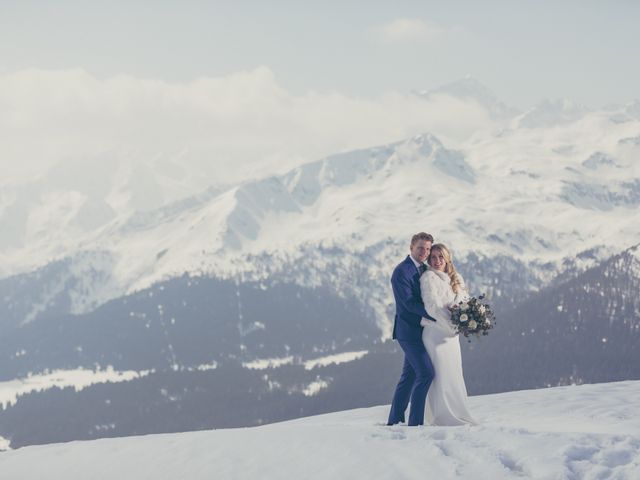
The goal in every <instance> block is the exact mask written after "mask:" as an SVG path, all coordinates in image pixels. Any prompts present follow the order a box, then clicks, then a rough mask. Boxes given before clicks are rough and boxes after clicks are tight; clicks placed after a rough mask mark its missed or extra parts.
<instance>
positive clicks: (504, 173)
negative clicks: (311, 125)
mask: <svg viewBox="0 0 640 480" xmlns="http://www.w3.org/2000/svg"><path fill="white" fill-rule="evenodd" d="M639 132H640V121H630V122H625V123H615V122H613V121H611V112H609V111H607V112H592V113H588V114H585V115H583V116H582V117H581V118H580V119H579V120H576V121H573V122H571V123H568V124H561V125H556V126H554V127H552V128H537V129H530V128H510V129H509V128H507V129H503V130H501V131H499V132H494V133H492V134H490V135H489V134H488V135H486V136H475V137H473V138H471V139H469V141H468V142H467V144H466V145H465V146H464V148H462V149H458V150H452V149H449V148H447V147H446V146H445V145H443V144H442V143H441V142H440V141H439V140H438V139H437V138H435V137H434V136H433V135H429V134H425V135H421V136H417V137H415V138H411V139H407V140H404V141H401V142H398V143H395V144H391V145H386V146H381V147H375V148H371V149H365V150H359V151H354V152H347V153H343V154H338V155H334V156H331V157H328V158H325V159H322V160H319V161H316V162H312V163H310V164H306V165H304V166H301V167H299V168H296V169H295V170H292V171H290V172H288V173H286V174H283V175H278V176H272V177H267V178H263V179H258V180H253V181H248V182H245V183H243V184H240V185H235V186H231V187H212V188H210V189H207V190H203V191H202V193H199V194H197V195H195V196H191V197H187V198H184V199H181V200H178V201H175V202H172V203H168V204H166V205H164V206H162V207H160V208H156V209H152V210H146V211H135V212H134V211H133V210H134V209H133V208H132V206H131V205H130V204H129V203H126V205H127V207H126V208H125V207H122V208H120V211H121V214H118V215H115V213H114V212H117V211H118V209H117V208H114V207H113V206H112V204H110V203H109V201H110V199H112V198H114V195H115V194H114V193H113V189H107V188H106V187H105V188H103V189H102V193H103V194H104V195H103V197H104V198H103V199H102V200H99V199H98V197H95V198H94V199H93V200H92V199H91V197H88V196H87V195H88V194H87V192H84V193H83V191H81V190H79V189H78V188H79V187H78V188H75V187H73V185H71V184H69V185H67V187H68V188H67V190H64V189H62V190H59V194H56V196H54V197H47V198H48V200H46V201H45V200H43V203H45V204H46V208H44V207H39V206H38V207H34V208H33V209H29V208H28V206H26V205H25V204H24V203H19V202H18V201H17V200H15V201H14V202H13V203H11V199H10V198H9V197H6V198H7V200H5V202H4V204H5V207H4V209H3V210H2V217H0V218H1V220H0V221H2V222H3V223H6V222H14V223H15V219H16V218H21V219H22V220H23V221H24V222H25V224H26V225H34V227H33V228H27V231H28V232H30V233H29V234H28V235H26V236H24V235H23V240H24V241H23V242H22V243H20V242H19V240H20V239H19V238H18V237H16V238H13V239H10V240H11V241H9V240H7V245H8V244H11V246H10V247H9V246H5V248H4V249H3V250H2V251H1V253H0V255H1V258H2V264H3V265H4V269H5V276H9V275H10V274H12V273H13V274H17V273H20V272H27V271H29V270H34V269H36V268H38V267H43V266H45V265H47V264H49V263H50V262H51V261H54V260H62V259H64V260H63V261H64V262H65V265H66V270H65V272H64V273H61V274H60V276H58V277H56V278H55V279H52V280H51V281H52V282H53V283H56V282H57V284H58V285H57V286H56V285H49V286H48V287H47V288H46V290H47V291H48V292H54V291H56V290H64V291H65V293H66V294H67V295H68V298H67V299H66V300H65V301H68V303H69V304H70V311H71V312H76V313H81V312H85V311H88V310H90V309H92V308H95V307H96V306H98V305H100V304H102V303H104V302H105V301H107V300H109V299H110V298H116V297H118V296H121V295H123V294H125V293H128V292H132V291H136V290H139V289H142V288H146V287H148V286H150V285H153V284H154V283H156V282H158V281H161V280H164V279H167V278H172V277H175V276H179V275H182V274H183V273H185V272H189V273H190V274H214V275H216V276H221V277H225V278H228V277H239V276H244V277H247V276H249V277H250V278H254V279H260V278H265V277H266V276H267V275H270V274H272V273H273V272H282V271H287V270H291V268H292V267H291V265H292V264H293V263H296V262H300V261H305V262H309V268H310V269H311V270H312V271H313V272H314V275H310V276H306V277H305V279H304V281H305V282H307V283H312V282H314V281H315V282H316V283H317V282H318V281H319V280H317V279H316V274H317V275H320V276H323V275H327V274H328V275H331V273H330V272H328V271H327V270H328V269H327V264H326V261H325V259H323V258H321V257H320V256H318V255H317V254H315V253H313V252H317V249H318V247H323V248H325V249H332V250H339V251H341V252H343V253H344V255H345V256H347V257H350V258H351V261H354V260H353V257H354V255H358V254H362V253H364V252H365V251H367V250H368V249H374V250H377V251H379V253H378V255H377V257H376V263H379V262H380V261H385V262H386V261H388V262H393V261H394V259H397V258H398V257H399V256H401V254H402V253H403V252H404V251H406V249H405V244H406V241H407V239H408V238H409V237H410V235H411V234H412V233H415V231H417V230H427V231H429V232H431V233H433V234H434V235H435V236H436V239H437V240H438V241H444V242H445V243H447V244H449V245H450V246H452V247H453V249H454V251H455V252H456V255H457V258H458V259H460V260H464V259H465V258H466V257H467V256H468V255H469V254H470V253H472V252H475V253H481V254H482V256H483V257H485V258H493V257H497V256H506V257H510V258H513V259H514V260H517V261H521V262H524V263H525V264H527V265H529V266H534V265H535V264H539V265H546V264H548V263H549V262H551V263H555V264H560V263H561V262H562V261H563V260H564V259H565V258H571V257H574V256H575V255H577V254H578V253H580V252H582V251H586V250H591V249H594V248H604V251H603V255H602V256H601V258H604V257H605V256H606V254H611V253H614V252H616V251H621V250H622V249H624V248H626V247H628V246H630V245H633V244H635V243H636V242H637V240H638V236H637V231H636V229H635V228H634V227H633V225H634V220H635V219H637V218H638V212H639V210H638V208H637V207H638V206H640V167H639V165H638V160H637V159H638V155H639V154H640V145H636V144H635V143H633V142H629V141H628V140H629V139H630V138H634V137H635V136H638V133H639ZM142 177H143V179H144V178H147V176H145V175H142ZM157 183H158V182H156V184H157ZM107 190H109V191H108V193H107ZM92 191H94V192H97V193H96V195H98V193H100V191H97V190H96V189H93V190H92ZM126 191H127V190H126V189H125V192H126ZM60 192H63V193H60ZM14 193H15V192H14ZM16 195H17V194H16ZM52 195H53V194H52ZM123 195H124V193H123ZM14 196H15V195H14ZM62 197H64V198H66V199H67V200H68V202H67V203H64V202H62V204H59V202H58V201H57V200H51V198H58V199H59V198H62ZM15 198H17V196H15ZM74 199H75V200H74ZM65 201H66V200H65ZM69 202H70V203H69ZM100 202H102V203H100ZM56 205H57V206H56ZM87 205H88V206H87ZM132 205H133V204H132ZM54 207H55V208H54ZM93 207H95V209H94V208H93ZM43 208H44V210H43ZM16 209H17V210H16ZM86 209H88V210H86ZM96 209H97V210H96ZM17 211H19V212H21V213H20V214H18V213H15V212H17ZM98 211H99V212H102V213H105V215H106V216H105V217H104V218H103V217H101V216H100V215H101V214H99V212H98ZM12 212H13V213H12ZM83 212H84V213H83ZM96 212H98V213H96ZM114 215H115V216H114ZM25 218H26V220H24V219H25ZM106 218H109V219H110V220H109V221H107V222H105V221H103V220H104V219H106ZM83 219H84V220H83ZM87 219H91V220H92V221H95V223H96V224H99V226H98V227H96V228H90V227H91V226H93V225H94V224H91V223H90V222H89V220H87ZM101 219H102V220H101ZM85 220H86V221H85ZM78 223H80V224H82V225H83V228H71V227H72V226H73V225H75V224H78ZM10 224H11V223H7V225H10ZM603 226H606V228H603ZM18 230H19V229H18ZM18 230H15V229H13V230H11V231H12V232H15V231H18ZM15 235H17V234H14V236H15ZM21 238H22V237H21ZM16 242H18V243H16ZM16 245H17V246H16ZM249 258H250V259H251V261H248V259H249ZM45 268H46V267H45ZM533 269H534V270H536V268H535V267H534V268H533ZM368 270H369V273H370V274H372V275H382V274H383V272H384V275H386V272H387V270H388V267H385V268H384V269H378V266H377V265H370V266H369V268H368ZM88 272H90V275H89V278H93V279H94V280H93V281H91V282H89V283H87V281H86V279H87V278H88V276H87V273H88ZM535 273H536V275H538V276H540V275H544V272H542V271H540V270H539V269H538V271H536V272H535ZM68 279H77V280H76V282H75V283H76V285H77V286H76V287H75V289H74V288H72V287H70V286H69V285H68ZM80 279H82V280H80ZM61 282H62V283H64V282H67V286H66V287H64V288H63V287H60V283H61ZM478 287H479V288H483V287H486V286H485V285H478ZM526 287H527V288H529V287H534V288H537V286H534V285H527V286H526ZM78 289H82V290H80V291H79V290H78ZM52 295H54V294H53V293H49V297H48V298H47V297H46V296H45V297H43V298H42V299H41V301H40V302H33V303H34V305H35V306H36V307H37V308H38V309H40V310H42V309H45V308H47V307H46V306H43V304H44V305H46V303H47V301H50V300H51V296H52ZM54 296H55V295H54ZM69 299H71V300H69ZM36 307H34V308H36ZM379 312H380V315H381V316H383V315H385V312H384V311H382V310H380V309H379ZM33 315H35V313H32V314H31V317H33Z"/></svg>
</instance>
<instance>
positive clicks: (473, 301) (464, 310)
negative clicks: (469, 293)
mask: <svg viewBox="0 0 640 480" xmlns="http://www.w3.org/2000/svg"><path fill="white" fill-rule="evenodd" d="M484 298H485V296H484V295H480V296H479V297H478V298H476V297H471V298H470V299H469V300H467V301H466V302H460V303H459V304H457V305H453V306H452V307H451V323H452V324H453V326H454V327H455V329H456V333H461V334H462V335H464V336H465V337H467V338H468V337H469V336H470V335H475V336H476V337H480V335H489V330H490V329H492V328H493V326H494V324H495V315H494V314H493V311H492V310H491V307H490V306H489V304H488V303H484V302H482V300H483V299H484ZM469 341H471V340H469Z"/></svg>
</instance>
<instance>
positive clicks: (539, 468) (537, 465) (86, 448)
mask: <svg viewBox="0 0 640 480" xmlns="http://www.w3.org/2000/svg"><path fill="white" fill-rule="evenodd" d="M638 396H640V382H637V381H636V382H631V381H628V382H619V383H609V384H596V385H581V386H569V387H557V388H552V389H544V390H530V391H519V392H510V393H504V394H499V395H486V396H480V397H472V398H470V403H471V409H472V411H473V412H474V413H475V415H476V416H477V417H478V418H479V419H480V420H481V422H482V423H481V425H479V426H474V427H471V426H465V427H430V426H425V427H419V428H408V427H406V426H393V427H386V426H384V425H383V421H384V419H385V417H386V414H387V413H388V407H387V406H380V407H374V408H368V409H360V410H352V411H344V412H340V413H333V414H327V415H322V416H317V417H309V418H303V419H299V420H294V421H290V422H285V423H279V424H272V425H267V426H262V427H254V428H246V429H231V430H214V431H201V432H192V433H180V434H171V435H149V436H144V437H129V438H114V439H103V440H96V441H91V442H72V443H65V444H52V445H43V446H34V447H25V448H22V449H19V450H14V451H6V452H4V453H0V471H1V472H2V475H3V477H4V478H12V479H25V480H28V479H40V478H68V479H85V478H92V479H114V478H118V479H143V478H153V479H175V478H189V479H200V478H202V479H205V478H206V479H209V478H234V479H244V478H246V479H255V478H261V479H280V478H309V479H313V478H318V479H326V478H354V479H358V478H368V479H387V478H388V479H398V478H406V479H414V478H415V479H422V478H439V479H449V478H451V479H453V478H473V479H476V478H496V479H508V478H535V479H583V480H584V479H595V478H616V479H635V478H638V477H639V476H640V419H639V418H640V417H639V416H638V406H637V400H636V399H637V398H638Z"/></svg>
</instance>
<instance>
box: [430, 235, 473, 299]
mask: <svg viewBox="0 0 640 480" xmlns="http://www.w3.org/2000/svg"><path fill="white" fill-rule="evenodd" d="M435 250H438V251H440V252H442V256H443V257H444V263H445V267H444V273H446V274H447V275H449V278H450V279H451V289H452V290H453V292H454V293H460V291H461V290H462V289H463V288H464V285H463V284H462V282H461V281H460V276H459V275H458V272H457V271H456V267H454V266H453V261H452V260H453V259H452V256H451V252H450V251H449V249H448V248H447V246H446V245H445V244H443V243H436V244H435V245H433V246H432V247H431V252H430V253H429V258H427V263H428V264H429V265H431V254H432V253H433V252H434V251H435Z"/></svg>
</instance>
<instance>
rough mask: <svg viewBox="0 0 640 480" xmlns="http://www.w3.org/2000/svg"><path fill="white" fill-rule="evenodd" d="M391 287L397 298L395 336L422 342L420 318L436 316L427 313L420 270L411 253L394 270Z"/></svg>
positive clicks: (394, 324)
mask: <svg viewBox="0 0 640 480" xmlns="http://www.w3.org/2000/svg"><path fill="white" fill-rule="evenodd" d="M391 287H392V288H393V296H394V298H395V300H396V317H395V320H394V322H393V338H394V339H398V340H404V341H409V342H420V343H422V327H421V326H420V320H421V319H422V317H426V318H428V319H430V320H434V318H433V317H432V316H431V315H429V314H428V313H427V311H426V310H425V308H424V304H423V303H422V297H421V296H420V272H418V269H417V268H416V266H415V264H414V263H413V260H411V257H410V256H409V255H407V258H406V259H405V260H404V261H403V262H401V263H400V264H399V265H398V266H397V267H396V268H395V270H394V271H393V275H391ZM434 321H435V320H434Z"/></svg>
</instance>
